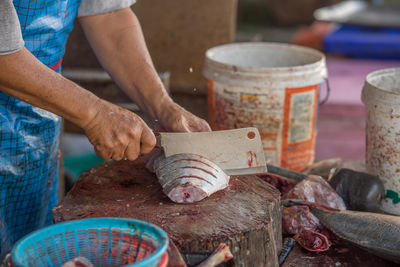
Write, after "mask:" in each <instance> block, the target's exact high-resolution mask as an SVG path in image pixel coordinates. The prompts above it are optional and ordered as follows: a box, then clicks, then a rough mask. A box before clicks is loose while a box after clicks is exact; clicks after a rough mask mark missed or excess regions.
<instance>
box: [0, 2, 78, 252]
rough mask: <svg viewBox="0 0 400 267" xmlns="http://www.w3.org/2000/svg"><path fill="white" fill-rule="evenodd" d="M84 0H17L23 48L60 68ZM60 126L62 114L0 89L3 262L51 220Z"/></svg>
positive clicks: (0, 193) (0, 194)
mask: <svg viewBox="0 0 400 267" xmlns="http://www.w3.org/2000/svg"><path fill="white" fill-rule="evenodd" d="M80 1H81V0H14V6H15V9H16V11H17V14H18V17H19V21H20V23H21V30H22V36H23V39H24V41H25V47H26V48H27V49H28V50H29V51H30V52H31V53H32V54H33V55H34V56H35V57H36V58H38V59H39V60H40V61H41V62H42V63H44V64H45V65H47V66H48V67H49V68H52V69H53V70H55V71H57V72H60V71H61V62H62V57H63V55H64V51H65V44H66V42H67V38H68V35H69V33H70V32H71V31H72V27H73V22H74V19H75V17H76V14H77V11H78V8H79V5H80ZM23 67H24V66H21V68H23ZM60 126H61V118H60V117H58V116H56V115H54V114H52V113H50V112H47V111H45V110H43V109H40V108H37V107H34V106H31V105H29V104H27V103H25V102H23V101H20V100H18V99H15V98H13V97H11V96H8V95H7V94H5V93H3V92H1V88H0V260H1V259H2V258H3V257H4V256H5V254H6V253H8V252H9V251H10V250H11V248H12V246H13V244H14V243H15V242H16V241H17V240H18V239H20V238H21V237H23V236H24V235H26V234H28V233H30V232H32V231H33V230H36V229H38V228H41V227H44V226H46V225H48V224H51V209H52V208H53V207H54V206H55V205H56V204H57V198H58V195H57V187H58V186H57V185H58V182H57V181H58V156H57V155H58V144H59V134H60Z"/></svg>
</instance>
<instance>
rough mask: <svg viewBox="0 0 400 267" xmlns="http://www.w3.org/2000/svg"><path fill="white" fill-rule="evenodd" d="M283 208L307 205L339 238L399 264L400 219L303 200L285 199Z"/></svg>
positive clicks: (398, 217)
mask: <svg viewBox="0 0 400 267" xmlns="http://www.w3.org/2000/svg"><path fill="white" fill-rule="evenodd" d="M282 205H284V206H286V207H289V206H293V205H307V206H308V207H309V208H310V210H311V212H312V213H313V214H314V215H315V216H316V217H317V218H318V220H319V221H320V223H321V224H322V225H323V226H324V227H326V228H327V229H328V230H330V231H331V232H332V233H334V234H335V235H336V236H338V237H339V238H341V239H344V240H346V241H348V242H350V243H352V244H354V245H356V246H358V247H360V248H361V249H364V250H366V251H368V252H370V253H372V254H374V255H376V256H378V257H381V258H384V259H386V260H389V261H392V262H395V263H400V216H392V215H386V214H380V213H372V212H361V211H351V210H338V209H333V208H329V207H324V206H321V205H318V204H315V203H309V202H304V201H301V200H283V201H282Z"/></svg>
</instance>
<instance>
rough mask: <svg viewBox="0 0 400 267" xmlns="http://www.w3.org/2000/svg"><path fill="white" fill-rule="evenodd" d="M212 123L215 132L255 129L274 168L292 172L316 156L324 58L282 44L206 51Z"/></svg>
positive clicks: (258, 44)
mask: <svg viewBox="0 0 400 267" xmlns="http://www.w3.org/2000/svg"><path fill="white" fill-rule="evenodd" d="M203 73H204V76H205V77H206V78H207V79H208V81H209V92H208V97H209V107H208V108H209V119H210V124H211V127H212V128H213V129H214V130H223V129H234V128H241V127H248V126H253V127H257V128H258V129H259V131H260V134H261V137H262V141H263V147H264V151H265V156H266V159H267V161H268V162H269V163H271V164H274V165H278V166H281V167H285V168H289V169H292V170H296V171H299V170H302V169H304V168H305V167H307V166H308V165H309V164H311V163H312V162H313V160H314V154H315V137H316V118H317V108H318V91H319V85H320V84H321V83H322V82H323V81H324V80H325V79H326V78H327V71H326V65H325V56H324V55H323V54H322V53H320V52H319V51H316V50H314V49H310V48H305V47H301V46H296V45H288V44H279V43H237V44H228V45H222V46H218V47H214V48H211V49H209V50H208V51H207V52H206V62H205V67H204V72H203Z"/></svg>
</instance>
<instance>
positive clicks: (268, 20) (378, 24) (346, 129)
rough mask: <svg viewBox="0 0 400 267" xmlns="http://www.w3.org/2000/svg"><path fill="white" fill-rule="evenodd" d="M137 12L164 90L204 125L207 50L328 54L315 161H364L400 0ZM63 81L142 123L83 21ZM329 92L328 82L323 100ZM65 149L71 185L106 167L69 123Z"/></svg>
mask: <svg viewBox="0 0 400 267" xmlns="http://www.w3.org/2000/svg"><path fill="white" fill-rule="evenodd" d="M132 9H133V10H134V12H135V13H136V15H137V16H138V17H139V20H140V22H141V24H142V27H143V31H144V35H145V38H146V42H147V45H148V47H149V50H150V53H151V56H152V58H153V61H154V64H155V66H156V68H157V70H158V71H159V74H160V77H161V79H162V80H163V82H164V84H165V86H166V88H167V89H168V90H169V91H170V93H171V95H172V97H173V98H174V99H175V101H177V102H178V103H179V104H181V105H182V106H184V107H185V108H187V109H188V110H190V111H191V112H193V113H195V114H196V115H198V116H200V117H203V118H205V119H207V82H206V80H205V79H204V78H203V75H202V68H203V63H204V54H205V51H206V50H207V49H208V48H211V47H214V46H216V45H220V44H225V43H231V42H248V41H251V42H282V43H293V44H298V45H302V46H308V47H312V48H315V49H318V50H321V51H323V52H324V53H325V54H326V55H327V67H328V76H329V84H330V94H329V98H328V101H327V102H326V103H325V104H323V105H321V106H320V108H319V115H318V121H317V125H318V135H317V144H316V146H317V148H316V160H323V159H328V158H332V157H340V158H342V159H343V160H348V161H349V160H350V161H354V162H361V163H362V162H363V161H364V157H365V129H364V128H365V108H364V105H363V104H362V102H361V99H360V95H361V90H362V87H363V84H364V80H365V76H366V75H367V74H368V73H369V72H371V71H374V70H378V69H383V68H390V67H399V66H400V1H398V0H371V1H340V0H168V1H165V0H138V1H137V3H136V4H135V5H134V6H133V7H132ZM63 75H65V76H66V77H68V78H70V79H72V80H74V81H75V82H77V83H79V84H81V85H82V86H83V87H84V88H86V89H88V90H90V91H92V92H94V93H95V94H97V95H98V96H100V97H102V98H104V99H106V100H108V101H110V102H113V103H115V104H118V105H120V106H122V107H124V108H127V109H130V110H132V111H133V112H136V113H138V114H140V115H141V116H143V117H144V118H145V114H142V113H141V111H140V110H139V109H138V108H137V106H136V105H135V104H134V103H132V102H130V101H129V99H128V98H127V97H126V96H125V95H124V94H123V92H122V91H121V90H119V88H118V87H117V86H116V85H115V84H114V83H113V82H112V80H111V79H110V77H109V76H108V75H107V73H106V72H104V71H103V69H102V67H101V66H100V64H99V63H98V61H97V60H96V58H95V56H94V54H93V53H92V52H91V49H90V47H89V45H88V43H87V41H86V39H85V37H84V35H83V34H82V31H81V28H80V26H79V23H76V25H75V28H74V31H73V33H72V35H71V37H70V39H69V41H68V47H67V53H66V55H65V58H64V64H63ZM326 96H327V87H326V86H323V88H322V90H321V96H320V98H325V97H326ZM145 119H146V118H145ZM62 144H63V146H62V147H63V161H64V172H65V174H66V176H65V177H66V186H67V187H70V186H71V185H72V184H73V183H74V181H76V179H77V177H78V176H79V175H80V173H82V172H83V171H85V170H86V169H88V168H90V167H92V166H94V165H97V164H99V163H101V162H102V160H101V159H100V158H98V157H97V156H96V155H95V153H94V151H93V148H92V146H91V145H90V143H89V142H88V140H87V139H86V137H85V136H84V135H83V134H82V132H81V130H80V129H79V128H77V127H76V126H74V125H73V124H71V123H69V122H67V121H66V122H65V124H64V133H63V138H62ZM61 190H64V189H61Z"/></svg>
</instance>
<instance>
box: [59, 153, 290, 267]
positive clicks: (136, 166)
mask: <svg viewBox="0 0 400 267" xmlns="http://www.w3.org/2000/svg"><path fill="white" fill-rule="evenodd" d="M144 163H145V162H144V160H143V159H140V160H137V161H135V162H129V161H120V162H113V163H105V164H103V165H100V166H97V167H95V168H93V169H90V170H88V171H87V172H85V173H84V174H82V175H81V177H80V179H79V181H78V182H77V184H76V185H75V186H74V188H73V189H72V190H71V191H70V192H69V193H68V195H67V196H66V197H65V199H64V200H63V201H62V202H61V203H60V204H59V205H58V206H57V207H55V208H54V210H53V219H54V222H55V223H59V222H63V221H69V220H74V219H83V218H89V217H125V218H134V219H139V220H143V221H147V222H150V223H153V224H156V225H158V226H160V227H161V228H163V229H164V230H165V231H166V232H167V233H168V235H169V237H170V238H171V239H172V240H173V241H174V243H175V244H176V245H177V246H178V248H179V249H180V250H181V252H182V253H210V252H212V251H213V250H214V249H216V248H217V246H218V245H219V243H221V242H224V243H226V244H227V245H229V247H230V249H231V251H232V254H233V256H234V261H235V263H236V264H237V265H238V266H251V267H253V266H268V267H269V266H278V261H277V255H278V253H279V251H280V249H281V245H282V232H281V228H282V227H281V207H280V193H279V192H278V191H277V190H276V189H275V188H273V187H272V186H271V185H269V184H268V183H266V182H264V181H262V180H261V179H259V178H258V177H256V176H240V177H232V178H231V180H230V185H229V187H228V188H227V189H225V190H223V191H219V192H217V193H215V194H213V195H212V196H210V197H208V198H206V199H204V200H202V201H200V202H197V203H193V204H176V203H173V202H172V201H170V200H169V199H168V197H167V196H166V195H164V193H163V192H162V189H161V186H160V184H159V183H158V180H157V178H156V177H155V175H154V174H152V173H150V172H149V171H147V170H146V168H145V167H144ZM241 264H242V265H241Z"/></svg>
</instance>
